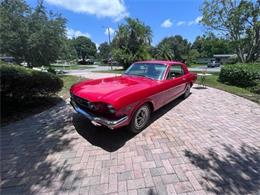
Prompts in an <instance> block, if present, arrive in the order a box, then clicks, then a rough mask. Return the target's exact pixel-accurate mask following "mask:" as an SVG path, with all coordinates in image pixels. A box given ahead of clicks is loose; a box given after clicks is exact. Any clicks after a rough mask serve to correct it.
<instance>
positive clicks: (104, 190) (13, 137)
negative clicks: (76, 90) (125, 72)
mask: <svg viewBox="0 0 260 195" xmlns="http://www.w3.org/2000/svg"><path fill="white" fill-rule="evenodd" d="M152 118H153V119H154V121H153V123H152V124H150V125H149V126H148V127H147V128H146V129H145V130H144V131H142V132H141V133H139V134H137V135H135V136H134V135H130V134H129V133H128V132H127V131H125V129H124V128H122V129H118V130H114V131H111V130H108V129H105V128H103V127H94V126H93V125H92V124H91V123H90V122H89V121H88V120H86V119H85V118H84V117H81V116H79V115H78V114H75V113H73V111H72V108H71V107H70V106H68V105H67V104H66V103H60V104H58V105H56V106H55V107H53V108H51V109H49V110H47V111H45V112H42V113H39V114H37V115H35V116H32V117H29V118H27V119H24V120H22V121H18V122H15V123H13V124H10V125H7V126H4V127H1V135H0V141H1V148H0V149H1V156H0V160H1V182H0V188H1V189H0V190H1V195H2V194H3V195H5V194H84V195H87V194H90V195H92V194H120V195H121V194H144V193H146V194H147V193H151V190H152V192H153V193H154V194H160V195H162V194H170V195H171V194H178V195H179V194H186V195H193V194H195V195H196V194H257V193H258V191H259V182H258V183H257V182H256V181H258V180H257V179H256V178H259V175H260V173H259V170H258V165H259V164H260V160H259V158H257V157H258V156H259V151H260V131H259V127H260V120H259V118H260V106H259V105H257V104H255V103H253V102H250V101H247V100H245V99H243V98H240V97H237V96H234V95H231V94H228V93H226V92H223V91H219V90H216V89H212V88H207V89H204V90H199V89H196V88H193V89H192V94H191V95H190V96H189V97H188V98H187V99H185V100H184V101H181V100H176V101H174V102H172V103H170V104H168V105H167V106H166V107H164V108H162V109H160V110H159V111H156V112H155V113H154V114H153V115H152ZM234 167H235V168H234ZM252 170H254V171H252Z"/></svg>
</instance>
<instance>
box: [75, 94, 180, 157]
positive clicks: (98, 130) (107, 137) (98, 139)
mask: <svg viewBox="0 0 260 195" xmlns="http://www.w3.org/2000/svg"><path fill="white" fill-rule="evenodd" d="M182 101H183V99H181V98H177V99H176V100H174V101H172V102H170V103H169V104H167V105H165V106H164V107H162V108H160V109H159V110H157V111H155V112H154V113H152V115H151V119H150V123H149V125H151V124H152V123H153V122H154V121H156V120H157V119H159V118H160V117H162V116H163V115H164V114H166V113H167V112H168V111H170V110H171V109H173V108H174V107H175V106H176V105H178V104H179V103H180V102H182ZM73 125H74V127H75V129H76V131H77V132H78V133H79V134H80V135H81V136H82V137H84V138H85V139H86V140H87V141H88V142H90V143H91V144H93V145H95V146H98V147H101V148H102V149H104V150H106V151H108V152H114V151H116V150H118V149H120V148H121V147H123V146H124V145H125V143H126V142H127V141H128V140H130V139H132V138H133V137H135V136H136V134H133V133H131V132H130V131H128V130H127V129H126V128H125V127H122V128H119V129H115V130H110V129H108V128H106V127H103V126H94V125H93V124H92V123H91V122H90V121H89V120H88V119H86V118H85V117H84V116H82V115H80V114H76V113H75V114H74V115H73ZM149 125H148V126H149Z"/></svg>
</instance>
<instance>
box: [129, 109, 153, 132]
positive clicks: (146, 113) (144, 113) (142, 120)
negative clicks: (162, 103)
mask: <svg viewBox="0 0 260 195" xmlns="http://www.w3.org/2000/svg"><path fill="white" fill-rule="evenodd" d="M150 115H151V108H150V106H149V104H144V105H142V106H141V107H140V108H139V109H138V110H137V111H136V112H135V114H134V116H133V118H132V120H131V122H130V125H129V127H128V128H129V130H130V131H131V132H133V133H139V132H141V131H142V130H143V129H144V128H145V127H146V126H147V124H148V122H149V119H150Z"/></svg>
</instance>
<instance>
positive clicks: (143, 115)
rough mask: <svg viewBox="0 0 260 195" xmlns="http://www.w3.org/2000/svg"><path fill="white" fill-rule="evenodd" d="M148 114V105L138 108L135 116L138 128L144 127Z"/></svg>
mask: <svg viewBox="0 0 260 195" xmlns="http://www.w3.org/2000/svg"><path fill="white" fill-rule="evenodd" d="M148 114H149V109H148V108H147V107H146V106H144V107H142V108H140V109H139V110H138V112H137V113H136V116H135V127H136V128H137V129H141V128H142V127H144V125H145V124H146V122H147V117H148Z"/></svg>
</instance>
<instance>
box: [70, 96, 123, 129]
mask: <svg viewBox="0 0 260 195" xmlns="http://www.w3.org/2000/svg"><path fill="white" fill-rule="evenodd" d="M70 104H71V105H72V106H73V108H74V109H75V111H76V112H78V113H80V114H82V115H83V116H85V117H86V118H88V119H89V120H90V121H91V122H92V123H93V124H94V125H104V126H106V127H108V128H109V129H115V128H117V127H120V126H122V124H123V123H124V122H126V121H127V120H128V116H124V117H122V118H120V119H118V120H108V119H106V118H103V117H97V116H94V115H93V114H91V113H88V112H86V111H85V110H82V109H81V108H79V107H78V106H77V105H76V104H75V102H74V101H70Z"/></svg>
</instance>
